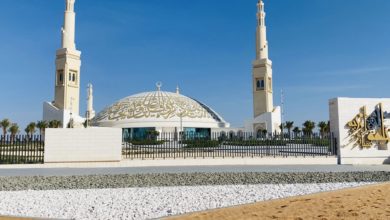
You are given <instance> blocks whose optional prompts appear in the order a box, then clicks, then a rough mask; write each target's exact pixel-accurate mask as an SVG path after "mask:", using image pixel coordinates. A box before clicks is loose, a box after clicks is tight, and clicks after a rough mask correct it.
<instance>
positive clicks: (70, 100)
mask: <svg viewBox="0 0 390 220" xmlns="http://www.w3.org/2000/svg"><path fill="white" fill-rule="evenodd" d="M74 4H75V0H66V10H65V17H64V25H63V27H62V48H61V49H59V50H57V54H56V55H57V58H56V77H55V99H54V106H55V107H56V108H58V109H59V110H65V111H69V112H70V113H71V114H72V115H73V116H76V115H77V116H78V115H79V114H80V113H79V105H80V66H81V59H80V56H81V52H80V51H78V50H76V45H75V23H76V14H75V12H74Z"/></svg>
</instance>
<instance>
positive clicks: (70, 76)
mask: <svg viewBox="0 0 390 220" xmlns="http://www.w3.org/2000/svg"><path fill="white" fill-rule="evenodd" d="M69 81H72V74H71V73H69Z"/></svg>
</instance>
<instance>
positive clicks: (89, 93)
mask: <svg viewBox="0 0 390 220" xmlns="http://www.w3.org/2000/svg"><path fill="white" fill-rule="evenodd" d="M94 117H95V111H94V110H93V87H92V84H91V83H89V84H88V89H87V112H86V118H87V119H88V120H91V119H92V118H94Z"/></svg>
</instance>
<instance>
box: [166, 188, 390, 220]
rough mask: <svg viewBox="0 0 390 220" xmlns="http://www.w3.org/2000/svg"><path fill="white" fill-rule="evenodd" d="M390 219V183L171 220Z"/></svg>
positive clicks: (201, 213)
mask: <svg viewBox="0 0 390 220" xmlns="http://www.w3.org/2000/svg"><path fill="white" fill-rule="evenodd" d="M313 218H314V219H322V220H330V219H390V183H384V184H379V185H371V186H364V187H358V188H352V189H344V190H339V191H333V192H325V193H318V194H313V195H307V196H299V197H291V198H287V199H281V200H272V201H266V202H260V203H255V204H249V205H243V206H237V207H231V208H223V209H217V210H211V211H205V212H199V213H192V214H188V215H184V216H178V217H171V218H169V219H172V220H174V219H184V220H186V219H196V220H206V219H207V220H208V219H225V220H229V219H232V220H233V219H234V220H236V219H294V220H300V219H313Z"/></svg>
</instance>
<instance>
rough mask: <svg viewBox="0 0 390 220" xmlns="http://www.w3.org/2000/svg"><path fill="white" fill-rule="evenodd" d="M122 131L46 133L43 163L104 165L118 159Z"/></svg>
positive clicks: (87, 130) (63, 130)
mask: <svg viewBox="0 0 390 220" xmlns="http://www.w3.org/2000/svg"><path fill="white" fill-rule="evenodd" d="M121 148H122V129H120V128H74V129H46V132H45V163H60V162H108V161H120V160H121V158H122V149H121Z"/></svg>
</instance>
